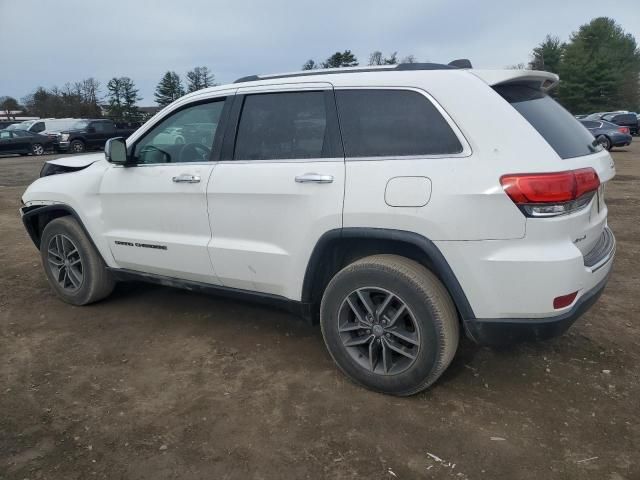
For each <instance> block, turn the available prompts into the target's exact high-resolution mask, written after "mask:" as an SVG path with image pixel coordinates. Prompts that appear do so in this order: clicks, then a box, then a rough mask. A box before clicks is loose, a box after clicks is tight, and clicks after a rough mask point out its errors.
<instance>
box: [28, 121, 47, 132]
mask: <svg viewBox="0 0 640 480" xmlns="http://www.w3.org/2000/svg"><path fill="white" fill-rule="evenodd" d="M29 130H31V131H32V132H34V133H40V132H44V122H38V123H36V124H35V125H34V126H33V127H31V128H30V129H29Z"/></svg>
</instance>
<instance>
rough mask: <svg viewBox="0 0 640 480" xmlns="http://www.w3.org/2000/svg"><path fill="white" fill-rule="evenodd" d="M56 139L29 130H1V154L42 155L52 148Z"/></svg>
mask: <svg viewBox="0 0 640 480" xmlns="http://www.w3.org/2000/svg"><path fill="white" fill-rule="evenodd" d="M54 143H55V141H54V140H53V139H51V138H49V137H47V136H46V135H40V134H38V133H33V132H29V131H28V130H7V129H6V128H5V129H3V130H0V154H2V155H4V154H8V153H18V154H20V155H28V154H32V155H42V154H43V153H44V152H45V151H47V150H51V149H52V148H53V146H54Z"/></svg>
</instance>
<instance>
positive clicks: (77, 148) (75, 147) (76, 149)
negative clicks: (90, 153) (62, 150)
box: [69, 140, 86, 153]
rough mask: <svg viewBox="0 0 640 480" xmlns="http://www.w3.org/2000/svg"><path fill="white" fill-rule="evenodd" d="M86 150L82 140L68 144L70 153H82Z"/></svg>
mask: <svg viewBox="0 0 640 480" xmlns="http://www.w3.org/2000/svg"><path fill="white" fill-rule="evenodd" d="M85 150H86V146H85V144H84V142H83V141H82V140H74V141H73V142H71V143H70V144H69V151H70V152H71V153H83V152H84V151H85Z"/></svg>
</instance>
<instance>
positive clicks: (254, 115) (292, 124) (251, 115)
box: [233, 92, 328, 160]
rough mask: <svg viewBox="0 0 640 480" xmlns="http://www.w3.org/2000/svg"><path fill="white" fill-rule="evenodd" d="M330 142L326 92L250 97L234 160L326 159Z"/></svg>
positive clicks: (243, 112) (245, 104)
mask: <svg viewBox="0 0 640 480" xmlns="http://www.w3.org/2000/svg"><path fill="white" fill-rule="evenodd" d="M327 143H328V140H327V112H326V106H325V94H324V92H286V93H264V94H255V95H248V96H247V97H246V98H245V100H244V105H243V108H242V114H241V116H240V123H239V125H238V134H237V137H236V146H235V151H234V156H233V158H234V159H236V160H282V159H292V158H321V157H323V156H326V151H327V145H326V144H327ZM323 153H324V154H325V155H323Z"/></svg>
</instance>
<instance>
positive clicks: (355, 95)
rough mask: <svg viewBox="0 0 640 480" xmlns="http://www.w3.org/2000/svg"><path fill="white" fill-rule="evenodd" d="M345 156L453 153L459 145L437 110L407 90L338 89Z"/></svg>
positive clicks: (456, 151) (424, 98)
mask: <svg viewBox="0 0 640 480" xmlns="http://www.w3.org/2000/svg"><path fill="white" fill-rule="evenodd" d="M336 100H337V103H338V114H339V118H340V129H341V131H342V140H343V143H344V149H345V155H346V156H347V157H387V156H389V157H395V156H407V155H440V154H455V153H460V152H461V151H462V145H461V144H460V141H459V140H458V137H456V134H455V133H454V132H453V130H452V129H451V127H450V126H449V124H448V123H447V122H446V120H445V119H444V118H443V116H442V115H441V114H440V112H439V111H438V109H437V108H436V107H435V106H434V105H433V104H432V103H431V102H430V101H429V100H428V99H427V98H426V97H425V96H424V95H421V94H419V93H418V92H413V91H410V90H373V89H371V90H370V89H358V90H338V91H337V92H336Z"/></svg>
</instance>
